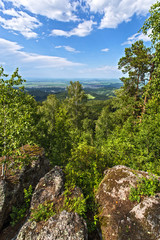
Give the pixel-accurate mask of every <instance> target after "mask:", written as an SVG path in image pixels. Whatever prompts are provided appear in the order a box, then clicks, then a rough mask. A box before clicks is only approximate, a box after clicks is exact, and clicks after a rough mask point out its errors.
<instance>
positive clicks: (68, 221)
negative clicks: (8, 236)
mask: <svg viewBox="0 0 160 240" xmlns="http://www.w3.org/2000/svg"><path fill="white" fill-rule="evenodd" d="M38 229H39V230H38ZM29 239H31V240H87V239H88V235H87V226H86V223H85V221H84V220H83V219H82V218H81V217H79V216H78V214H77V213H68V212H66V211H65V210H64V211H62V212H61V213H60V214H59V215H58V216H57V215H56V216H53V217H51V218H49V220H48V221H47V222H44V223H43V225H42V226H41V227H40V226H39V227H38V224H37V223H36V222H27V223H26V224H25V225H24V226H23V227H22V229H21V230H20V232H19V234H18V236H17V239H16V240H29Z"/></svg>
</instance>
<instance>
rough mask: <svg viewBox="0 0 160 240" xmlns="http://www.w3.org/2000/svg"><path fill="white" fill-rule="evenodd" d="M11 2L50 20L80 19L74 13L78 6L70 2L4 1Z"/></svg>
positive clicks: (61, 0) (62, 0) (60, 0)
mask: <svg viewBox="0 0 160 240" xmlns="http://www.w3.org/2000/svg"><path fill="white" fill-rule="evenodd" d="M4 1H6V2H8V1H10V2H12V3H13V5H14V6H16V7H21V6H23V7H24V8H25V9H26V10H29V11H30V12H32V13H34V14H40V15H43V16H46V17H47V18H50V19H56V20H59V21H63V22H65V21H66V22H67V21H70V20H72V21H76V20H77V19H78V18H77V16H76V15H74V13H73V11H74V10H75V8H76V4H75V3H73V4H71V3H70V0H38V1H35V0H4Z"/></svg>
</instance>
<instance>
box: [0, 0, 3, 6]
mask: <svg viewBox="0 0 160 240" xmlns="http://www.w3.org/2000/svg"><path fill="white" fill-rule="evenodd" d="M0 8H4V3H3V2H2V1H1V0H0Z"/></svg>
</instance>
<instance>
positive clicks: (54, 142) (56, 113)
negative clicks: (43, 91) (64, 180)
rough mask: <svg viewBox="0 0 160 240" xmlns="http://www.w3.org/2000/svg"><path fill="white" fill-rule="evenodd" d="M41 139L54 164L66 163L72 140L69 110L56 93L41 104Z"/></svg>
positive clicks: (39, 111) (39, 129)
mask: <svg viewBox="0 0 160 240" xmlns="http://www.w3.org/2000/svg"><path fill="white" fill-rule="evenodd" d="M38 114H39V118H40V120H39V123H38V128H37V129H38V131H39V136H40V137H39V141H40V143H41V145H42V147H44V148H45V150H46V153H47V154H48V156H49V158H50V159H51V162H52V163H53V164H58V165H64V163H65V162H66V161H67V158H68V156H70V149H71V141H70V131H69V128H70V127H69V122H68V120H67V110H66V109H65V107H64V106H63V104H62V103H60V102H59V101H58V100H57V98H56V97H55V95H49V96H48V97H47V99H46V100H45V101H44V102H43V103H42V105H41V106H39V109H38Z"/></svg>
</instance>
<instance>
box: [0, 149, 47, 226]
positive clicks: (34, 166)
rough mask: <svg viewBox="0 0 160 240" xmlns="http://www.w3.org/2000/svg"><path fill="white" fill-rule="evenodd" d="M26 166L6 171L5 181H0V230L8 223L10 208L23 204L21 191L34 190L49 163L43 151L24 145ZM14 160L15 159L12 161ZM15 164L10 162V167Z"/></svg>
mask: <svg viewBox="0 0 160 240" xmlns="http://www.w3.org/2000/svg"><path fill="white" fill-rule="evenodd" d="M23 151H25V154H26V158H25V160H26V159H27V160H26V161H28V164H26V165H25V167H22V168H21V169H19V168H18V167H17V168H13V166H12V168H11V169H14V172H13V170H12V172H11V171H10V169H8V172H7V175H6V178H5V179H2V178H1V179H0V230H1V229H2V227H3V225H4V224H5V223H6V222H7V221H8V218H9V214H10V213H11V210H12V206H20V205H21V204H22V203H23V199H24V196H23V190H24V188H26V189H28V188H29V186H30V185H32V188H33V189H34V188H35V186H36V185H37V183H38V182H39V179H40V178H41V177H42V176H44V175H45V173H46V172H48V171H49V169H50V166H49V161H48V160H46V158H45V156H44V150H43V149H42V148H39V147H36V146H34V147H33V146H32V147H31V146H29V145H26V146H24V147H23ZM13 160H15V159H13ZM13 164H15V162H14V161H12V165H13Z"/></svg>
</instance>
